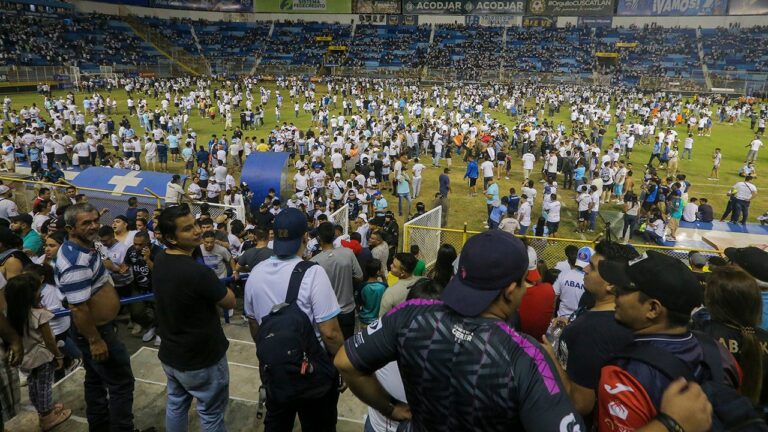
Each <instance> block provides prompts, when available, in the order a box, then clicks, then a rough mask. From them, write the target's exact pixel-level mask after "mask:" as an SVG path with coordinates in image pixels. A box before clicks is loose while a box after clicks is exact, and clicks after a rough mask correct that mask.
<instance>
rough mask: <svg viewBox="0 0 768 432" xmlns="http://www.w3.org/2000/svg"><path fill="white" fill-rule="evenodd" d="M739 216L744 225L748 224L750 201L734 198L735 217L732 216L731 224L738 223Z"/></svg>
mask: <svg viewBox="0 0 768 432" xmlns="http://www.w3.org/2000/svg"><path fill="white" fill-rule="evenodd" d="M739 216H741V223H742V224H745V223H747V217H749V201H746V200H740V199H738V198H734V200H733V215H732V216H731V222H733V223H738V222H739Z"/></svg>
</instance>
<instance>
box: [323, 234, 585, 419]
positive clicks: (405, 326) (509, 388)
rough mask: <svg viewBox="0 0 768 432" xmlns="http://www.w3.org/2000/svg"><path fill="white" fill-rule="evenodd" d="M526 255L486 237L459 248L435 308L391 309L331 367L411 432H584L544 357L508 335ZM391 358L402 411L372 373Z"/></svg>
mask: <svg viewBox="0 0 768 432" xmlns="http://www.w3.org/2000/svg"><path fill="white" fill-rule="evenodd" d="M527 270H528V253H527V250H526V247H525V245H524V244H523V242H522V241H520V240H519V239H517V238H515V237H514V236H513V235H511V234H509V233H507V232H504V231H500V230H492V231H487V232H484V233H482V234H478V235H476V236H474V237H472V238H471V239H469V241H468V242H467V244H466V245H465V246H464V249H463V250H462V253H461V257H460V258H459V265H458V272H457V273H456V276H455V277H454V278H453V279H452V280H451V281H450V283H449V284H448V285H447V286H446V288H445V291H444V292H443V294H442V301H440V300H424V299H419V300H411V301H407V302H404V303H401V304H399V305H398V306H396V307H394V308H393V309H392V310H391V311H390V312H388V313H387V314H386V315H385V316H383V317H382V318H381V320H380V321H375V322H373V323H372V324H370V325H369V326H368V328H367V329H366V330H364V331H362V332H360V333H358V334H357V335H355V337H353V338H350V339H348V340H347V342H346V343H345V345H344V347H343V348H342V349H341V350H340V351H339V354H338V355H337V356H336V360H335V362H336V366H337V367H338V368H339V370H340V371H341V374H342V377H343V378H344V380H345V381H346V382H347V383H348V384H349V387H350V389H351V390H352V391H353V392H354V393H355V395H357V397H359V398H360V399H361V400H362V401H363V402H365V403H366V404H368V405H370V406H371V407H373V408H374V409H376V410H378V411H380V412H382V413H383V414H385V415H387V416H388V417H390V418H392V419H394V420H408V419H410V420H411V421H412V423H413V425H412V426H413V430H446V431H470V430H472V431H475V430H483V431H497V430H498V431H502V430H509V428H510V425H517V426H516V427H515V428H514V429H518V428H519V429H521V430H523V429H524V430H542V431H544V430H547V431H549V430H561V431H576V430H582V431H583V430H585V429H584V425H583V423H582V420H581V418H580V417H579V416H578V414H576V412H575V410H574V408H573V406H572V405H571V402H570V400H569V399H568V395H567V393H566V392H565V391H564V389H563V387H562V384H561V383H560V380H559V378H558V375H557V372H556V370H555V368H554V366H553V365H552V362H551V361H550V359H549V358H548V357H547V356H546V355H545V354H544V352H543V351H542V349H541V347H540V346H539V345H538V343H537V342H536V341H535V340H533V339H532V338H530V337H528V336H525V335H522V334H520V333H518V332H517V331H515V330H514V329H512V328H511V327H509V326H508V325H507V324H506V321H507V320H508V319H509V318H510V317H511V316H512V315H513V313H514V312H515V310H516V309H517V307H518V306H519V304H520V300H521V298H522V296H523V294H525V290H526V288H527V286H526V285H525V282H524V279H525V275H526V273H527ZM394 360H397V361H398V364H399V366H400V370H401V373H402V377H403V383H404V385H405V392H406V396H407V400H408V405H405V404H404V403H403V402H401V401H397V400H394V399H392V398H391V397H390V396H389V395H388V394H387V393H386V392H385V391H384V389H383V388H382V387H381V384H379V383H378V381H377V380H376V378H375V376H374V372H375V371H376V370H377V369H379V368H381V367H382V366H384V365H386V364H387V363H389V362H390V361H394Z"/></svg>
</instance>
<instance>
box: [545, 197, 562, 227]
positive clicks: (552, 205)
mask: <svg viewBox="0 0 768 432" xmlns="http://www.w3.org/2000/svg"><path fill="white" fill-rule="evenodd" d="M561 206H562V204H560V201H551V202H548V203H545V204H544V210H546V211H547V222H560V207H561Z"/></svg>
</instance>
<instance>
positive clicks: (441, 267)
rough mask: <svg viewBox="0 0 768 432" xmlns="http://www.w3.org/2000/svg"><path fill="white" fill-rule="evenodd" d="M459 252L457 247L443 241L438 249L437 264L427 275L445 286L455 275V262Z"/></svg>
mask: <svg viewBox="0 0 768 432" xmlns="http://www.w3.org/2000/svg"><path fill="white" fill-rule="evenodd" d="M457 256H458V254H457V253H456V248H454V247H453V246H452V245H450V244H448V243H443V245H442V246H440V249H438V250H437V259H436V260H435V265H434V266H433V267H432V269H431V270H430V271H429V273H428V274H427V276H428V277H429V278H431V279H432V280H434V281H435V282H437V283H438V284H440V285H441V286H443V287H445V286H446V285H448V282H449V281H450V280H451V278H452V277H453V262H454V261H455V260H456V257H457Z"/></svg>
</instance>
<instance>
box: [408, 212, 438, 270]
mask: <svg viewBox="0 0 768 432" xmlns="http://www.w3.org/2000/svg"><path fill="white" fill-rule="evenodd" d="M442 214H443V208H442V207H441V206H437V207H435V208H433V209H432V210H430V211H428V212H426V213H424V214H423V215H421V216H418V217H415V218H413V219H411V220H409V221H408V222H406V223H405V224H404V225H403V251H404V252H410V251H411V245H414V244H415V245H418V246H419V251H420V252H421V256H422V259H423V260H424V262H425V263H426V264H427V267H429V266H431V265H433V264H434V263H435V261H436V260H437V251H438V250H439V249H440V245H441V244H442V230H441V227H440V219H441V217H442Z"/></svg>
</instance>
